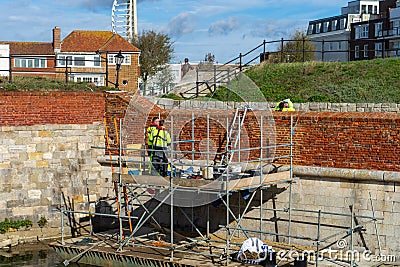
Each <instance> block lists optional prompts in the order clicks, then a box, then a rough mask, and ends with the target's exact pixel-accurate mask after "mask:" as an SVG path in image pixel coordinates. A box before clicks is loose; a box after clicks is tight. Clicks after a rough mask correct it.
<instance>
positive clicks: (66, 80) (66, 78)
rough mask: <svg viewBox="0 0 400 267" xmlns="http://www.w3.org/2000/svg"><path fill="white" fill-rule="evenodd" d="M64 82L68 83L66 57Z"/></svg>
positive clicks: (66, 61)
mask: <svg viewBox="0 0 400 267" xmlns="http://www.w3.org/2000/svg"><path fill="white" fill-rule="evenodd" d="M65 83H68V57H66V60H65Z"/></svg>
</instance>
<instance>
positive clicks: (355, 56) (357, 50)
mask: <svg viewBox="0 0 400 267" xmlns="http://www.w3.org/2000/svg"><path fill="white" fill-rule="evenodd" d="M354 58H360V47H359V46H358V45H356V46H355V47H354Z"/></svg>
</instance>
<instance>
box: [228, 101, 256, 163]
mask: <svg viewBox="0 0 400 267" xmlns="http://www.w3.org/2000/svg"><path fill="white" fill-rule="evenodd" d="M250 109H251V108H250V107H249V106H244V107H237V108H236V111H235V116H234V117H233V120H232V123H231V126H230V129H229V134H228V137H227V140H226V144H227V149H226V151H225V153H224V154H223V155H222V157H221V161H220V166H223V165H225V166H228V165H229V164H230V163H231V162H232V159H233V156H234V154H235V151H236V148H237V146H238V144H239V142H240V131H241V129H242V127H243V123H244V120H245V118H246V113H247V111H248V110H250ZM241 113H242V114H241Z"/></svg>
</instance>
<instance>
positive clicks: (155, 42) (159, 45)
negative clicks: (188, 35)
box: [132, 31, 174, 95]
mask: <svg viewBox="0 0 400 267" xmlns="http://www.w3.org/2000/svg"><path fill="white" fill-rule="evenodd" d="M132 44H133V45H135V46H136V47H137V48H139V49H140V50H141V53H140V77H141V78H142V80H143V83H144V87H143V94H144V95H145V94H146V84H147V80H148V79H149V77H152V76H154V75H155V74H156V73H157V72H159V71H161V70H163V69H165V68H167V67H168V65H167V63H169V62H170V60H171V59H172V57H173V54H174V48H173V42H172V41H171V38H170V37H169V36H168V35H166V34H162V33H157V32H155V31H143V32H142V33H141V34H139V35H138V36H137V37H136V38H134V39H133V40H132Z"/></svg>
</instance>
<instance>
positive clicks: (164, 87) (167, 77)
mask: <svg viewBox="0 0 400 267" xmlns="http://www.w3.org/2000/svg"><path fill="white" fill-rule="evenodd" d="M156 80H157V82H156V85H157V86H158V87H159V88H160V89H161V93H162V94H167V93H168V92H169V90H170V89H171V87H173V85H174V75H173V74H172V71H171V69H170V68H165V69H163V70H161V71H160V72H158V74H157V79H156Z"/></svg>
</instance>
